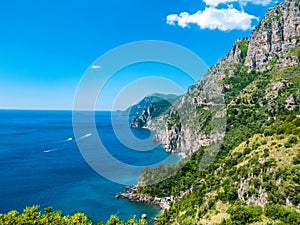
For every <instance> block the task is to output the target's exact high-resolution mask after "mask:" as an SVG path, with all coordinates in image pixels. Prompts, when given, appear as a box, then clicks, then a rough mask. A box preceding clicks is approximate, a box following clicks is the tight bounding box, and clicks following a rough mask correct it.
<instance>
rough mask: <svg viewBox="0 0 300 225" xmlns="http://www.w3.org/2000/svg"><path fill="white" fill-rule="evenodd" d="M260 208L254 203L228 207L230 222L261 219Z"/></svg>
mask: <svg viewBox="0 0 300 225" xmlns="http://www.w3.org/2000/svg"><path fill="white" fill-rule="evenodd" d="M262 212H263V211H262V208H261V207H260V206H255V205H241V204H237V205H234V206H232V207H230V208H229V210H228V213H229V214H230V219H231V222H232V224H236V225H242V224H249V223H253V222H257V221H261V215H262Z"/></svg>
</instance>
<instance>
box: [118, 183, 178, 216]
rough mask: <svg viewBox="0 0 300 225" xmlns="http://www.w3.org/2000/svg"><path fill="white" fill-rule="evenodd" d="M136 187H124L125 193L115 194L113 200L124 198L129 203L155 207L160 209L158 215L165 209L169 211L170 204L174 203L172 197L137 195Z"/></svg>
mask: <svg viewBox="0 0 300 225" xmlns="http://www.w3.org/2000/svg"><path fill="white" fill-rule="evenodd" d="M138 187H139V186H138V185H136V186H133V187H130V186H126V191H125V192H119V193H117V194H115V198H116V199H120V198H126V199H128V200H129V201H131V202H139V203H144V204H147V205H151V206H156V207H158V208H159V209H160V213H159V215H160V214H162V213H163V212H164V211H165V210H166V209H169V208H170V203H171V202H173V201H174V196H171V197H163V198H157V197H153V196H150V195H146V194H139V193H137V190H138Z"/></svg>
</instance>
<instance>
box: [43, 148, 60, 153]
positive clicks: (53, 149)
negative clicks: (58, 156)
mask: <svg viewBox="0 0 300 225" xmlns="http://www.w3.org/2000/svg"><path fill="white" fill-rule="evenodd" d="M58 150H59V149H57V148H52V149H48V150H44V151H43V152H45V153H49V152H54V151H58Z"/></svg>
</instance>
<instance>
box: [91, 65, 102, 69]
mask: <svg viewBox="0 0 300 225" xmlns="http://www.w3.org/2000/svg"><path fill="white" fill-rule="evenodd" d="M92 69H94V70H97V69H101V66H99V65H92Z"/></svg>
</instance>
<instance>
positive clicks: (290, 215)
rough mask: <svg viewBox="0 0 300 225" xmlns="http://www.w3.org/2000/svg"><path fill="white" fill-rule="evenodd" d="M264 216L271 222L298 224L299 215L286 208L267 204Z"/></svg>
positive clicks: (299, 220) (299, 222) (299, 221)
mask: <svg viewBox="0 0 300 225" xmlns="http://www.w3.org/2000/svg"><path fill="white" fill-rule="evenodd" d="M265 215H266V216H267V217H269V218H271V219H273V220H280V221H282V222H284V223H286V224H290V225H294V224H295V225H298V224H300V213H299V212H297V211H296V210H294V209H292V208H290V207H287V206H283V205H279V204H272V203H271V204H268V205H267V206H266V207H265Z"/></svg>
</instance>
